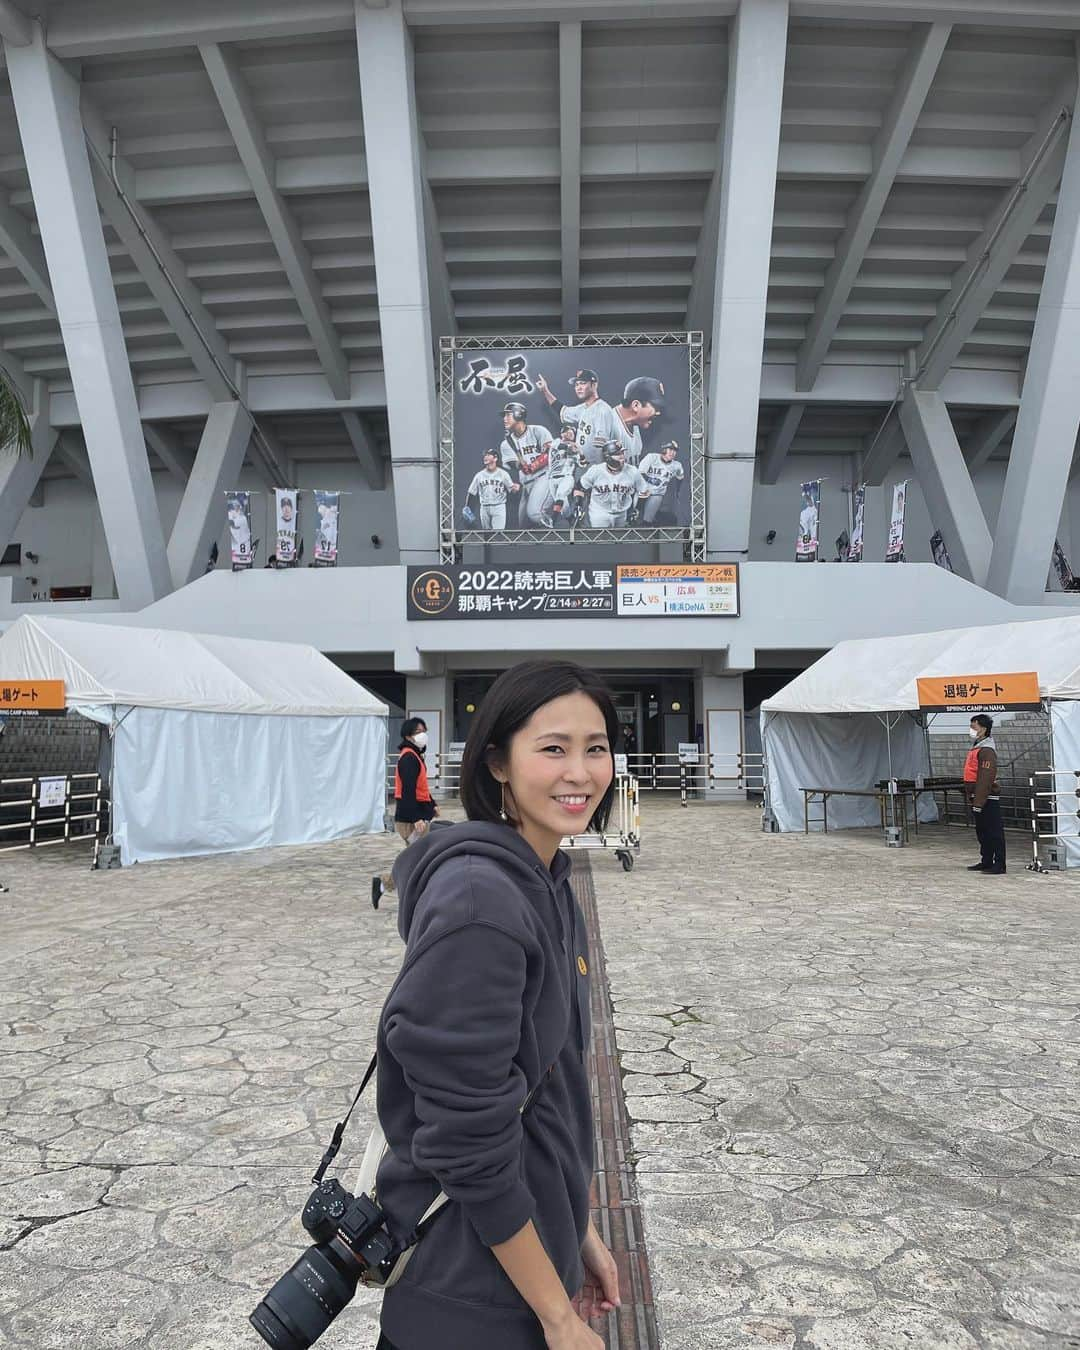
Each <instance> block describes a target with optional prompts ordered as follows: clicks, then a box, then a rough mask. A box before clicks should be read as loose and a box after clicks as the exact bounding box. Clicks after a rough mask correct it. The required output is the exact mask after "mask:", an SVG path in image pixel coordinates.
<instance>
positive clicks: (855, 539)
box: [847, 483, 866, 562]
mask: <svg viewBox="0 0 1080 1350" xmlns="http://www.w3.org/2000/svg"><path fill="white" fill-rule="evenodd" d="M852 504H853V506H854V508H855V523H854V524H853V525H852V527H851V547H850V548H849V549H848V555H847V561H848V562H862V554H863V513H864V511H865V510H866V484H865V483H860V484H859V486H858V487H857V488H856V489H855V495H854V498H853V501H852Z"/></svg>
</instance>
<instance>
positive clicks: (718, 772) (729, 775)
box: [386, 752, 765, 806]
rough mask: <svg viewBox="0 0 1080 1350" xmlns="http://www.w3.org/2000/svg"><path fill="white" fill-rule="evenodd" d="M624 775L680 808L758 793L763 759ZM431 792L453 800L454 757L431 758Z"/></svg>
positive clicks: (740, 756) (643, 768)
mask: <svg viewBox="0 0 1080 1350" xmlns="http://www.w3.org/2000/svg"><path fill="white" fill-rule="evenodd" d="M626 761H627V765H626V767H627V772H628V773H629V774H630V776H631V777H632V778H635V779H636V780H637V782H638V785H639V787H640V790H641V791H642V792H672V793H675V792H677V793H678V794H679V799H680V801H681V803H682V805H683V806H685V805H686V804H687V802H689V801H690V800H691V799H693V798H701V797H708V798H710V799H714V798H715V799H719V798H724V797H740V798H745V797H746V795H747V794H748V793H754V794H756V793H760V792H762V791H763V790H764V786H765V766H764V756H763V755H761V754H760V753H744V752H739V753H733V754H729V755H720V754H715V755H709V756H706V755H705V754H704V752H702V753H701V754H700V755H699V757H698V759H697V760H687V759H684V758H682V757H680V756H679V755H677V754H667V755H649V754H632V755H627V756H626ZM396 765H397V756H396V755H391V756H389V757H388V759H387V762H386V796H387V801H388V802H389V801H393V797H394V769H395V767H396ZM429 781H430V784H431V789H432V792H434V793H437V794H438V795H439V796H443V797H456V796H457V794H458V790H459V788H460V786H461V760H460V758H459V757H458V756H457V755H449V754H446V753H444V752H441V753H439V754H437V755H436V756H435V770H434V772H433V773H431V774H430V779H429Z"/></svg>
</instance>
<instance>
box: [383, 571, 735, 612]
mask: <svg viewBox="0 0 1080 1350" xmlns="http://www.w3.org/2000/svg"><path fill="white" fill-rule="evenodd" d="M738 612H739V569H738V565H737V564H735V563H725V564H716V565H713V564H709V565H708V566H706V565H704V564H700V563H687V564H685V565H684V566H681V567H676V566H656V567H654V566H642V567H639V566H621V565H617V566H615V567H582V566H578V565H575V566H573V567H567V568H552V569H548V568H512V567H503V568H475V567H468V566H453V567H437V568H436V567H410V568H409V571H408V598H407V602H406V617H407V618H409V619H577V618H586V619H589V618H591V619H641V618H664V617H675V618H692V617H694V616H705V617H712V618H723V617H728V618H732V617H735V616H736V615H737V614H738Z"/></svg>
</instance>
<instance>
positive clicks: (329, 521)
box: [315, 492, 341, 567]
mask: <svg viewBox="0 0 1080 1350" xmlns="http://www.w3.org/2000/svg"><path fill="white" fill-rule="evenodd" d="M340 514H341V493H340V492H316V493H315V565H316V567H336V566H337V553H338V518H339V516H340Z"/></svg>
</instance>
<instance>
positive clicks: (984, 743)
mask: <svg viewBox="0 0 1080 1350" xmlns="http://www.w3.org/2000/svg"><path fill="white" fill-rule="evenodd" d="M993 729H994V719H993V718H992V717H988V716H987V715H986V713H976V714H975V716H974V717H973V718H972V719H971V727H970V730H969V735H970V736H971V739H972V740H973V741H974V742H975V744H974V745H973V746H972V748H971V749H970V750H969V751H968V754H967V759H966V760H965V762H964V787H965V790H966V791H967V793H968V800H969V801H970V802H971V809H972V811H973V812H974V813H975V834H976V837H977V838H978V840H979V851H980V854H981V857H980V859H979V861H978V862H977V863H973V864H972V866H970V867H969V868H968V871H969V872H987V873H990V874H992V875H996V876H1000V875H1001V874H1002V873H1003V872H1004V871H1005V826H1004V824H1003V822H1002V819H1001V788H1000V787H999V786H998V781H997V749H996V747H995V745H994V738H993V736H992V735H991V734H990V733H991V732H992V731H993Z"/></svg>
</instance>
